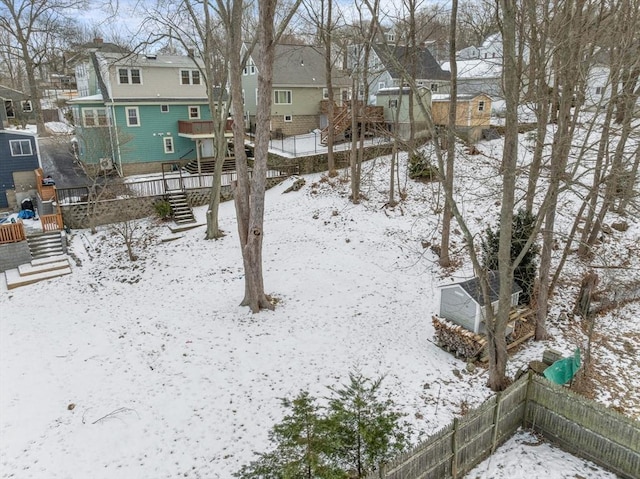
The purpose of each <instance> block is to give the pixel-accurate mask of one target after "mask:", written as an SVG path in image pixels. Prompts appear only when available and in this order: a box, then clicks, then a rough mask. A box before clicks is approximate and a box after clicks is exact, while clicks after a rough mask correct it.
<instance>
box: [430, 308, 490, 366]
mask: <svg viewBox="0 0 640 479" xmlns="http://www.w3.org/2000/svg"><path fill="white" fill-rule="evenodd" d="M432 322H433V328H434V329H435V333H436V334H435V338H436V341H437V342H438V346H440V347H441V348H443V349H446V350H447V351H449V352H452V353H454V354H455V355H456V356H460V357H462V358H464V359H474V358H477V357H478V356H479V355H480V353H481V352H482V349H483V348H484V346H485V344H487V339H486V337H485V336H482V335H480V334H475V333H473V332H472V331H469V330H468V329H466V328H463V327H462V326H459V325H457V324H454V323H452V322H451V321H448V320H446V319H444V318H439V317H437V316H433V317H432Z"/></svg>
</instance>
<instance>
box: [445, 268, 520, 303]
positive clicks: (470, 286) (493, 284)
mask: <svg viewBox="0 0 640 479" xmlns="http://www.w3.org/2000/svg"><path fill="white" fill-rule="evenodd" d="M487 280H488V282H489V297H490V299H491V302H492V303H493V302H494V301H497V300H498V294H499V292H500V277H499V276H498V272H497V271H489V272H488V273H487ZM456 284H457V285H458V286H460V287H461V288H462V289H464V290H465V291H466V292H467V294H469V296H471V298H472V299H473V300H474V301H475V302H476V303H478V304H479V305H480V306H484V304H485V303H484V297H483V296H482V289H481V287H480V279H479V278H478V277H477V276H476V277H475V278H472V279H470V280H467V281H464V282H462V283H456ZM520 292H522V288H521V287H520V286H518V284H517V283H516V282H515V281H514V282H513V285H512V286H511V294H515V293H520Z"/></svg>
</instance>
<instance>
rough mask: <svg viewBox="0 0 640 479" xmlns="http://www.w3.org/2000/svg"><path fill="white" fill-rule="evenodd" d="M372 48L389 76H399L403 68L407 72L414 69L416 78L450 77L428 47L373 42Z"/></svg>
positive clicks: (438, 78) (443, 78) (447, 78)
mask: <svg viewBox="0 0 640 479" xmlns="http://www.w3.org/2000/svg"><path fill="white" fill-rule="evenodd" d="M373 50H374V51H375V52H376V55H378V58H380V61H381V62H382V63H383V64H384V66H385V68H386V70H387V71H388V72H389V75H391V78H400V77H401V76H402V73H403V72H402V70H403V69H404V70H406V71H408V72H414V71H415V78H416V79H426V80H447V81H449V80H450V79H451V73H449V72H448V71H445V70H443V69H442V68H440V65H438V62H437V61H436V59H435V58H434V57H433V55H432V54H431V52H430V51H429V49H428V48H425V47H407V46H387V45H381V44H374V45H373ZM399 65H400V66H401V67H402V68H401V67H400V66H399Z"/></svg>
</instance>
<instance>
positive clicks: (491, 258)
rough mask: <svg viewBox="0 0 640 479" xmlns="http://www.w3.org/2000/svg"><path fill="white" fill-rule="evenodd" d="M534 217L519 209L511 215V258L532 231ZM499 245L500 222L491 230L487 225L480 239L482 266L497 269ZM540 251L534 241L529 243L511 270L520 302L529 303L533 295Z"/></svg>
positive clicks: (519, 250)
mask: <svg viewBox="0 0 640 479" xmlns="http://www.w3.org/2000/svg"><path fill="white" fill-rule="evenodd" d="M535 222H536V217H535V216H534V215H533V214H531V213H528V212H527V211H525V210H523V209H520V210H518V212H517V213H516V214H515V215H513V229H512V233H511V260H512V261H513V260H515V259H516V258H517V257H518V256H519V255H520V252H521V251H522V249H523V248H524V246H525V244H526V243H527V241H528V239H529V237H530V236H531V234H532V232H533V228H534V226H535ZM499 245H500V224H497V225H496V229H495V230H492V229H491V227H490V226H489V227H487V229H486V230H485V238H484V239H483V240H482V250H483V251H482V261H483V266H484V267H485V268H486V269H488V270H497V269H498V249H499ZM539 253H540V247H539V246H538V245H537V244H536V243H535V242H534V243H532V244H531V246H530V247H529V249H528V250H527V252H526V253H525V255H524V256H523V258H522V261H521V262H520V264H519V265H518V267H517V268H516V269H515V270H514V272H513V279H514V280H515V282H516V283H517V284H518V285H519V286H520V287H521V288H522V293H520V304H529V302H530V301H531V299H532V297H533V288H534V284H535V279H536V271H537V264H536V258H537V257H538V255H539Z"/></svg>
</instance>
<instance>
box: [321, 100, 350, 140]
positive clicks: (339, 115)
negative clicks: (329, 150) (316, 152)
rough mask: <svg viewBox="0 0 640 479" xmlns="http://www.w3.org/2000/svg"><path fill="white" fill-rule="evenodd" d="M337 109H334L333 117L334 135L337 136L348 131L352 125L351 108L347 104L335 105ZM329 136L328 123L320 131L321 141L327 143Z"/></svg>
mask: <svg viewBox="0 0 640 479" xmlns="http://www.w3.org/2000/svg"><path fill="white" fill-rule="evenodd" d="M334 108H335V110H336V111H334V118H333V137H334V138H336V137H337V136H338V135H340V134H341V133H344V132H345V131H347V129H348V128H350V127H351V110H350V109H349V108H347V107H346V106H343V107H339V106H336V107H334ZM328 137H329V125H327V126H326V127H325V128H324V129H323V130H322V131H321V132H320V143H321V144H323V145H326V144H327V140H328Z"/></svg>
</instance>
